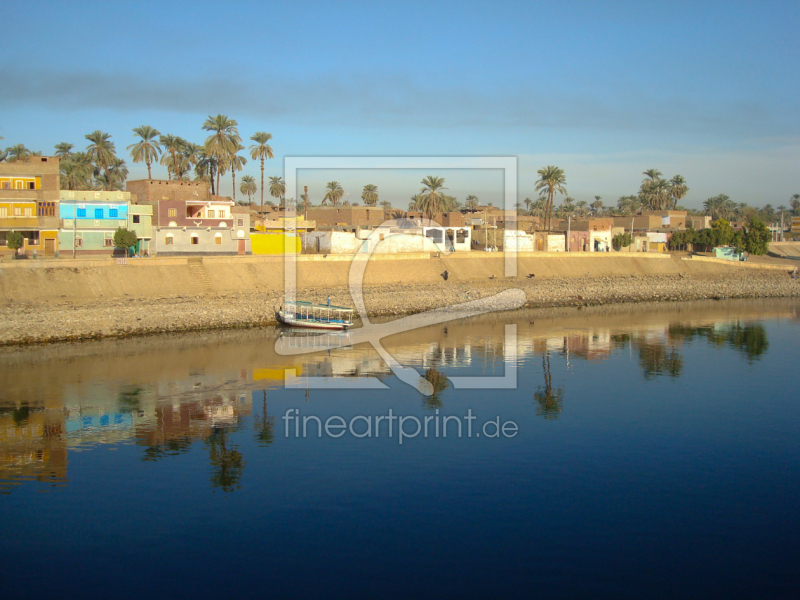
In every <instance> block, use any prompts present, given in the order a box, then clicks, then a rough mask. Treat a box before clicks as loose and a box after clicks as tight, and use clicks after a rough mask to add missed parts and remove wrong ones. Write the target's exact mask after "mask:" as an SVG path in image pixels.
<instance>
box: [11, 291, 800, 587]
mask: <svg viewBox="0 0 800 600" xmlns="http://www.w3.org/2000/svg"><path fill="white" fill-rule="evenodd" d="M799 308H800V303H798V301H796V300H741V301H722V302H714V301H708V302H695V303H673V304H655V305H641V306H604V307H591V308H583V309H576V308H563V309H549V310H545V309H542V310H524V311H517V312H509V313H496V314H492V315H487V316H482V317H474V318H471V319H460V320H456V321H451V322H448V323H442V324H438V325H434V326H428V327H424V328H420V329H415V330H411V331H406V332H403V333H399V334H396V335H391V336H389V337H386V338H384V339H383V340H382V342H381V344H382V350H381V352H380V353H379V352H378V351H376V350H375V348H373V347H372V346H370V345H369V344H359V343H358V341H359V339H358V336H357V332H353V333H351V334H339V333H335V334H330V335H328V336H325V337H317V336H310V335H307V334H300V333H297V332H285V331H282V330H281V329H279V328H263V329H253V330H245V331H241V330H239V331H223V332H210V333H192V334H181V335H170V336H157V337H156V336H154V337H145V338H131V339H123V340H105V341H94V342H83V343H64V344H53V345H48V346H31V347H25V348H17V349H2V350H0V507H2V508H1V510H0V531H2V539H1V540H0V565H2V566H0V573H2V576H3V588H4V592H3V596H4V597H8V598H34V597H42V596H44V595H45V594H46V595H50V596H55V597H61V596H67V595H73V594H75V595H78V594H79V595H81V596H82V597H84V598H109V597H111V598H152V597H185V596H189V595H191V596H192V597H197V598H204V597H229V596H248V597H249V596H256V595H258V596H263V597H270V598H276V597H311V596H325V597H354V596H369V597H380V598H407V597H421V596H437V597H458V598H466V597H476V598H478V597H480V598H484V597H489V596H496V597H521V596H523V595H524V596H529V597H530V596H535V597H608V598H612V597H613V598H624V597H643V596H644V597H653V598H675V597H682V598H708V597H732V596H738V597H748V596H749V597H755V596H758V597H770V598H776V597H787V598H788V597H798V595H800V579H798V576H797V564H798V562H800V518H799V517H798V514H800V513H799V512H798V506H800V443H798V431H800V401H798V393H797V371H796V369H797V362H798V349H797V344H798V339H800V336H799V335H798V334H800V320H798V309H799ZM510 325H511V326H512V327H509V326H510ZM354 344H355V345H354ZM394 361H396V362H397V364H396V365H395V364H394ZM409 368H413V369H415V370H416V373H413V374H411V375H413V378H416V381H414V380H412V379H413V378H411V379H409V377H408V376H409V374H410V371H408V370H407V369H409ZM398 375H399V376H398ZM420 376H426V377H427V378H422V377H420ZM404 378H405V379H407V381H404ZM431 392H432V393H431Z"/></svg>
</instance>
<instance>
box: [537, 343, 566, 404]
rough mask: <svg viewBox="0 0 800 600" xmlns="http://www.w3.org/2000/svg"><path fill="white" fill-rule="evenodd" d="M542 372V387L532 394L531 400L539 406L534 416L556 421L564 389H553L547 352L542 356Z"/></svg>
mask: <svg viewBox="0 0 800 600" xmlns="http://www.w3.org/2000/svg"><path fill="white" fill-rule="evenodd" d="M542 370H543V371H544V386H540V387H539V388H538V389H537V390H536V391H535V392H534V393H533V399H534V400H535V401H536V403H537V404H538V405H539V409H538V410H537V411H536V414H537V415H538V416H541V417H544V418H545V419H557V418H558V415H559V413H560V412H561V404H562V402H563V400H564V389H563V388H556V389H553V375H552V374H551V372H550V353H549V352H548V351H545V352H544V353H543V354H542Z"/></svg>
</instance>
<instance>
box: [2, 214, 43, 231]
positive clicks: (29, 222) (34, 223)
mask: <svg viewBox="0 0 800 600" xmlns="http://www.w3.org/2000/svg"><path fill="white" fill-rule="evenodd" d="M0 228H3V229H38V228H39V219H38V218H36V217H0Z"/></svg>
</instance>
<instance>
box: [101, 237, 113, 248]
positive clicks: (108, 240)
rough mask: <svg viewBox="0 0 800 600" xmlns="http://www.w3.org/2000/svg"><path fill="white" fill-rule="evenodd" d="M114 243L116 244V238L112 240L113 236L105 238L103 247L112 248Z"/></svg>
mask: <svg viewBox="0 0 800 600" xmlns="http://www.w3.org/2000/svg"><path fill="white" fill-rule="evenodd" d="M113 245H114V240H112V239H111V238H105V239H104V240H103V247H105V248H111V247H112V246H113Z"/></svg>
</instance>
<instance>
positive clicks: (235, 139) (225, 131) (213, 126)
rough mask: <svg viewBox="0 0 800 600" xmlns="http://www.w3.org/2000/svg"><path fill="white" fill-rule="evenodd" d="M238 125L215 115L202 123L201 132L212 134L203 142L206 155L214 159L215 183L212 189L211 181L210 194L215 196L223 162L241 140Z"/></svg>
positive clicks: (224, 117)
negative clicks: (215, 169)
mask: <svg viewBox="0 0 800 600" xmlns="http://www.w3.org/2000/svg"><path fill="white" fill-rule="evenodd" d="M238 125H239V123H237V122H236V121H235V120H234V119H229V118H228V117H227V115H217V116H216V117H212V116H211V115H209V116H208V119H206V122H205V123H203V130H205V131H211V132H213V133H212V134H211V135H209V136H208V137H207V138H206V141H205V150H206V153H207V154H208V155H209V156H212V157H214V158H215V159H216V167H217V183H216V187H214V183H213V179H212V184H211V193H212V194H213V193H215V191H216V193H217V194H218V193H219V177H220V172H221V171H222V170H223V169H222V167H223V166H224V164H225V161H226V160H228V158H229V156H230V155H231V154H233V153H235V152H237V151H238V149H239V143H240V142H241V141H242V138H240V137H239V129H238Z"/></svg>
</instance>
